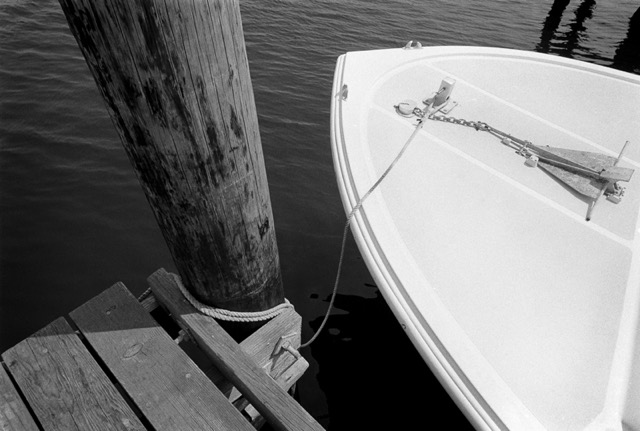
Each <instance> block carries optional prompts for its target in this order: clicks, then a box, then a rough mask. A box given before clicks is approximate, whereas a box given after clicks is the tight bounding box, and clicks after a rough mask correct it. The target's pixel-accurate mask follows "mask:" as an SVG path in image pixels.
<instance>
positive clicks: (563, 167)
mask: <svg viewBox="0 0 640 431" xmlns="http://www.w3.org/2000/svg"><path fill="white" fill-rule="evenodd" d="M455 83H456V81H455V80H454V79H451V78H445V79H443V80H442V83H441V84H440V88H439V90H438V91H437V92H435V93H432V95H431V96H430V97H428V98H427V99H425V100H424V101H423V102H422V103H424V105H426V107H425V108H424V109H420V108H418V107H417V106H416V105H417V103H416V102H414V101H413V100H403V101H402V102H400V103H398V105H395V106H394V107H395V109H396V112H397V113H398V114H399V115H402V116H404V117H413V116H416V117H418V122H419V123H418V124H419V126H418V127H420V125H422V121H423V120H424V119H425V118H427V119H430V120H437V121H443V122H447V123H454V124H459V125H463V126H467V127H473V128H474V129H475V130H477V131H484V132H489V133H491V134H492V135H494V136H497V137H498V138H500V139H501V142H502V143H503V144H505V145H507V146H510V147H511V148H514V149H516V153H517V154H519V155H521V156H524V157H525V158H526V161H525V164H526V165H527V166H530V167H536V166H540V168H541V169H543V170H544V171H545V172H547V173H548V174H550V175H552V176H553V177H555V178H557V179H558V180H559V181H560V182H562V183H564V184H566V185H567V186H568V187H569V188H571V189H573V190H575V191H576V192H577V193H579V194H581V195H583V196H585V197H587V198H590V199H591V202H590V203H589V208H588V209H587V215H586V220H587V221H589V220H591V216H592V215H593V210H594V209H595V207H596V205H597V204H598V202H599V201H600V200H601V198H602V196H606V198H607V200H609V201H611V202H613V203H616V204H617V203H619V202H620V201H621V199H622V196H623V195H624V191H625V189H624V187H622V186H620V184H619V183H618V182H620V181H624V182H629V181H630V180H631V177H632V175H633V173H634V169H631V168H625V167H620V166H618V164H619V163H620V161H621V160H622V157H623V156H624V153H625V152H626V151H627V149H628V147H629V141H626V142H625V144H624V146H623V147H622V150H621V151H620V154H619V155H618V157H617V158H616V157H612V156H608V155H606V154H602V153H596V152H592V151H580V150H571V149H566V148H555V147H549V146H538V145H534V144H532V143H531V142H529V141H525V140H522V139H518V138H516V137H514V136H512V135H510V134H508V133H505V132H503V131H501V130H498V129H496V128H495V127H491V126H489V125H488V124H487V123H484V122H480V121H468V120H463V119H459V118H453V117H447V116H445V115H446V114H448V113H449V112H450V111H451V110H452V109H453V108H455V107H456V106H458V103H457V102H454V101H451V100H450V97H451V92H452V91H453V87H454V86H455ZM438 112H442V113H443V114H445V115H436V114H437V113H438Z"/></svg>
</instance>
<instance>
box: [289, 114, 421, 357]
mask: <svg viewBox="0 0 640 431" xmlns="http://www.w3.org/2000/svg"><path fill="white" fill-rule="evenodd" d="M425 123H426V121H424V118H421V119H420V120H419V123H418V125H417V126H416V129H415V130H414V131H413V133H412V134H411V136H409V139H407V142H405V143H404V146H403V147H402V149H401V150H400V152H399V153H398V155H396V158H395V159H393V161H392V162H391V163H390V164H389V166H388V167H387V169H386V170H385V171H384V172H383V173H382V175H380V178H378V180H377V181H376V182H375V183H374V184H373V185H372V186H371V188H370V189H369V190H368V191H367V192H366V193H365V194H364V196H362V197H361V198H360V199H359V200H358V202H356V205H355V206H354V207H353V209H352V210H351V211H350V212H349V215H348V216H347V221H346V223H345V224H344V231H343V233H342V245H341V247H340V259H339V260H338V270H337V273H336V280H335V282H334V284H333V292H332V293H331V300H330V301H329V306H328V307H327V312H326V313H325V315H324V319H323V320H322V323H321V324H320V327H319V328H318V330H317V331H316V332H315V334H313V337H311V339H310V340H309V341H307V342H306V343H303V344H301V345H300V348H303V347H307V346H309V345H310V344H311V343H313V342H314V341H315V339H316V338H318V335H320V332H322V329H323V328H324V326H325V324H326V323H327V320H328V319H329V316H330V315H331V309H332V308H333V303H334V302H335V299H336V293H337V292H338V285H339V284H340V275H341V272H342V262H343V260H344V249H345V245H346V242H347V235H348V233H349V225H350V224H351V220H352V219H353V217H354V216H355V214H356V212H358V211H359V210H360V208H362V205H363V204H364V201H365V199H367V198H368V197H369V195H370V194H371V193H373V191H374V190H375V189H376V188H377V187H378V186H379V185H380V183H381V182H382V181H383V180H384V179H385V178H386V176H387V175H389V172H391V169H393V167H394V166H395V165H396V164H397V163H398V161H399V160H400V158H401V157H402V155H403V154H404V153H405V151H406V150H407V148H409V144H410V143H411V142H412V141H413V139H414V138H415V137H416V135H417V134H418V132H419V131H420V129H422V127H423V126H424V124H425Z"/></svg>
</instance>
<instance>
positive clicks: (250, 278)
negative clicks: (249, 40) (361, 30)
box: [60, 0, 284, 311]
mask: <svg viewBox="0 0 640 431" xmlns="http://www.w3.org/2000/svg"><path fill="white" fill-rule="evenodd" d="M60 4H61V5H62V9H63V10H64V12H65V15H66V17H67V21H68V23H69V27H70V29H71V32H72V33H73V35H74V36H75V38H76V40H77V42H78V45H79V47H80V50H81V51H82V53H83V55H84V57H85V60H86V62H87V64H88V66H89V69H90V71H91V73H92V74H93V77H94V79H95V81H96V84H97V86H98V88H99V90H100V92H101V94H102V96H103V98H104V100H105V102H106V106H107V110H108V111H109V114H110V116H111V119H112V121H113V124H114V126H115V128H116V129H117V131H118V133H119V135H120V138H121V140H122V144H123V146H124V148H125V150H126V152H127V154H128V156H129V159H130V161H131V163H132V165H133V167H134V170H135V171H136V174H137V176H138V178H139V180H140V183H141V185H142V187H143V189H144V191H145V194H146V196H147V199H148V201H149V203H150V206H151V208H152V210H153V212H154V214H155V217H156V219H157V221H158V224H159V225H160V228H161V230H162V232H163V235H164V237H165V239H166V242H167V244H168V246H169V249H170V251H171V253H172V256H173V258H174V261H175V263H176V266H177V267H178V272H179V273H180V275H181V276H182V278H183V281H184V283H185V286H186V287H187V288H188V289H189V290H190V291H192V292H193V293H194V295H195V296H196V297H197V298H198V299H200V300H201V301H202V302H204V303H206V304H211V305H215V306H217V307H220V308H226V309H230V310H239V311H256V310H264V309H268V308H271V307H273V306H275V305H277V304H279V303H282V302H283V298H284V295H283V289H282V280H281V274H280V264H279V260H278V259H279V258H278V251H277V245H276V236H275V229H274V222H273V214H272V210H271V203H270V199H269V190H268V184H267V178H266V171H265V167H264V160H263V154H262V146H261V142H260V135H259V130H258V119H257V113H256V108H255V101H254V98H253V89H252V86H251V78H250V74H249V65H248V61H247V56H246V51H245V46H244V36H243V32H242V23H241V18H240V9H239V5H238V1H237V0H144V1H135V2H133V1H128V0H60Z"/></svg>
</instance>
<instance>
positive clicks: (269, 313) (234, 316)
mask: <svg viewBox="0 0 640 431" xmlns="http://www.w3.org/2000/svg"><path fill="white" fill-rule="evenodd" d="M171 275H173V278H174V279H175V281H176V284H177V285H178V289H180V292H182V294H183V295H184V297H185V298H186V299H187V301H189V303H190V304H191V305H193V306H194V308H196V309H197V310H198V311H199V312H201V313H202V314H206V315H207V316H209V317H213V318H214V319H219V320H225V321H227V322H262V321H264V320H269V319H272V318H274V317H276V316H277V315H278V314H280V313H282V311H284V310H285V309H287V308H293V304H291V303H290V302H289V301H288V300H287V299H285V300H284V301H285V302H283V303H282V304H278V305H276V306H275V307H273V308H270V309H268V310H263V311H231V310H225V309H223V308H216V307H211V306H209V305H206V304H203V303H202V302H200V301H198V299H196V298H195V297H194V296H193V295H192V294H191V293H190V292H189V291H188V290H187V289H186V288H185V287H184V285H183V284H182V280H181V279H180V277H179V276H178V275H177V274H171Z"/></svg>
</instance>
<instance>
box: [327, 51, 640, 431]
mask: <svg viewBox="0 0 640 431" xmlns="http://www.w3.org/2000/svg"><path fill="white" fill-rule="evenodd" d="M445 78H450V79H453V80H455V82H456V84H455V87H454V90H453V94H452V98H451V100H453V101H456V102H457V103H458V106H456V107H455V108H454V109H453V110H452V111H451V112H450V114H449V116H453V117H459V118H464V119H466V120H473V121H484V122H487V123H489V124H491V125H492V126H495V127H496V128H498V129H500V130H507V131H508V132H509V133H511V134H513V135H514V136H518V137H522V138H523V139H526V140H530V141H531V142H533V143H534V144H536V145H538V146H544V145H549V146H551V147H561V148H566V149H568V150H576V151H592V152H598V153H602V154H605V155H607V156H610V157H616V156H617V155H618V153H619V152H620V149H621V148H622V147H623V145H624V143H625V141H627V140H630V141H632V143H633V142H634V141H635V142H636V143H637V145H635V146H634V145H631V146H630V150H629V151H628V152H627V153H626V154H625V157H623V158H622V160H621V162H620V166H621V167H625V168H631V169H633V168H638V167H640V136H639V134H640V79H639V78H638V77H637V76H634V75H630V74H626V73H622V72H618V71H615V70H612V69H608V68H604V67H600V66H595V65H591V64H587V63H582V62H578V61H573V60H569V59H564V58H559V57H553V56H548V55H543V54H536V53H529V52H522V51H514V50H505V49H497V48H477V47H429V48H421V49H407V50H403V49H397V50H381V51H368V52H355V53H348V54H345V55H343V56H341V57H340V58H339V59H338V63H337V66H336V74H335V79H334V86H333V97H332V125H331V130H332V150H333V156H334V164H335V170H336V175H337V180H338V185H339V188H340V192H341V197H342V200H343V203H344V207H345V211H346V212H347V213H350V212H351V211H352V209H353V208H354V207H355V206H356V205H357V204H358V203H359V201H360V199H361V198H362V197H363V196H364V195H365V194H366V192H367V191H368V190H369V189H370V187H371V186H372V185H373V184H374V183H375V182H376V181H377V180H378V178H379V177H380V176H381V175H382V174H383V172H385V170H386V169H387V168H388V167H389V165H390V163H391V162H392V161H393V160H394V158H395V157H396V156H397V154H398V153H399V151H400V150H401V148H402V147H403V146H404V145H405V144H407V139H408V138H409V136H411V134H412V133H413V131H414V130H415V128H416V125H417V122H418V118H417V117H411V116H409V117H405V116H402V115H398V113H397V112H396V108H395V106H397V105H398V103H399V102H402V101H404V100H407V99H412V100H414V101H416V102H417V105H418V106H419V107H420V106H421V107H424V105H422V100H425V99H428V98H429V96H430V94H431V93H432V92H433V91H435V90H437V89H438V86H439V85H440V82H441V81H442V80H443V79H445ZM424 121H426V124H425V125H424V126H423V128H422V130H420V131H419V133H418V134H417V135H416V137H415V139H414V140H413V142H410V143H409V144H408V145H409V147H408V149H407V150H406V153H405V154H403V156H402V157H401V158H400V160H399V161H398V162H397V163H396V164H395V165H394V167H393V169H392V170H391V171H390V172H389V174H388V176H387V177H386V178H385V179H384V180H383V181H382V183H381V184H380V186H379V187H378V188H377V189H376V190H375V191H374V192H373V193H372V194H371V195H370V196H369V197H368V198H367V200H366V202H364V204H363V206H362V209H361V210H360V211H358V212H356V214H355V216H354V218H353V222H352V231H353V234H354V236H355V238H356V242H357V243H358V246H359V249H360V252H361V254H362V255H363V257H364V260H365V261H366V263H367V265H368V268H369V270H370V272H371V274H372V276H373V277H374V279H375V280H376V282H377V284H378V286H379V288H380V290H381V292H382V293H383V295H384V297H385V300H386V301H387V303H388V304H389V306H390V308H391V309H392V310H393V311H394V313H395V315H396V317H397V319H398V321H399V322H400V323H401V325H402V326H403V327H404V328H405V329H406V331H407V334H408V335H409V337H410V338H411V340H412V341H413V343H414V345H415V346H416V348H417V350H418V351H419V352H420V354H421V355H422V356H423V358H424V359H425V362H426V363H427V364H428V365H429V367H430V368H431V370H432V371H433V372H434V374H435V375H436V376H437V377H438V379H439V380H440V382H441V383H442V385H443V386H444V387H445V388H446V390H447V391H448V393H449V394H450V396H451V397H452V398H453V399H454V400H455V401H456V403H457V404H458V406H459V407H460V408H461V410H462V411H463V412H464V413H465V414H466V415H467V417H468V418H469V420H470V421H471V422H472V423H473V424H474V426H475V427H476V428H478V429H589V428H590V427H591V428H594V429H601V428H606V427H611V428H612V429H621V427H622V426H623V424H624V426H626V427H627V428H629V429H640V412H639V411H640V409H637V408H635V407H637V406H638V405H640V340H639V336H638V335H637V334H638V330H637V328H638V320H639V319H638V310H639V309H640V239H639V236H640V234H639V230H640V224H639V218H638V208H639V207H640V177H639V176H638V175H635V176H632V177H631V180H630V181H629V182H628V183H626V184H625V185H626V187H627V191H626V193H625V195H624V197H623V200H622V201H621V202H620V203H619V204H617V205H616V204H613V203H611V202H608V201H606V202H602V203H599V204H598V208H596V209H595V211H594V214H593V216H592V220H591V221H586V220H585V214H586V212H587V210H588V208H589V206H590V205H591V198H589V197H585V196H582V195H580V194H579V193H577V192H576V191H575V190H572V189H571V188H569V187H567V186H566V184H563V183H562V182H561V181H558V180H557V179H556V178H554V176H552V175H548V173H545V171H544V170H542V169H540V168H531V167H530V166H525V164H524V159H523V158H522V157H521V156H519V155H517V154H515V152H514V151H513V149H511V148H508V147H506V146H504V145H502V144H500V140H499V139H497V138H496V137H495V136H492V135H491V134H488V133H483V132H481V131H476V130H474V129H473V128H469V127H463V126H461V125H457V124H451V123H446V122H434V121H430V120H424ZM634 406H635V407H634Z"/></svg>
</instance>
